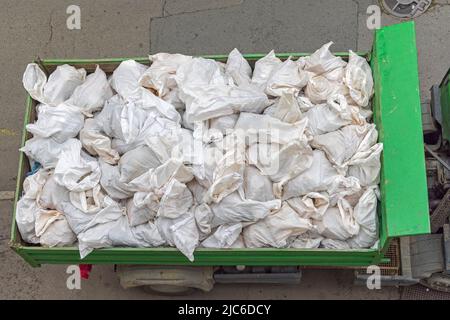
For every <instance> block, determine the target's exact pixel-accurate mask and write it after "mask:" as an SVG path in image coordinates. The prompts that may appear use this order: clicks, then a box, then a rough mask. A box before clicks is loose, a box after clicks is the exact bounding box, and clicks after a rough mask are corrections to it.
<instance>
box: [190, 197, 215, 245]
mask: <svg viewBox="0 0 450 320" xmlns="http://www.w3.org/2000/svg"><path fill="white" fill-rule="evenodd" d="M213 217H214V215H213V213H212V211H211V209H210V208H209V206H208V205H207V204H205V203H203V204H200V205H197V206H196V207H195V208H194V218H195V222H196V223H197V228H198V231H199V235H200V240H203V239H205V238H206V237H208V236H209V235H210V233H211V223H212V219H213Z"/></svg>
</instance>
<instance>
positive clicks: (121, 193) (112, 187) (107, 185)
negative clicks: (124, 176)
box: [99, 159, 133, 199]
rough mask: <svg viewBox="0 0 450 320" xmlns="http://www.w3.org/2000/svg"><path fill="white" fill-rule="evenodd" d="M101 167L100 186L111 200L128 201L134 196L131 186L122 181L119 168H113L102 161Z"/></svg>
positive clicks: (100, 162) (100, 161)
mask: <svg viewBox="0 0 450 320" xmlns="http://www.w3.org/2000/svg"><path fill="white" fill-rule="evenodd" d="M99 167H100V172H101V177H100V184H101V186H102V188H103V189H105V191H106V193H107V194H108V195H109V196H110V197H111V198H113V199H127V198H129V197H132V196H133V191H132V190H131V188H130V186H129V185H128V184H127V183H125V182H121V181H120V171H119V167H118V166H112V165H110V164H108V163H106V162H104V161H103V160H101V159H100V160H99Z"/></svg>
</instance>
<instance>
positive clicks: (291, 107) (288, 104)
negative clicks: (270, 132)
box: [264, 93, 303, 123]
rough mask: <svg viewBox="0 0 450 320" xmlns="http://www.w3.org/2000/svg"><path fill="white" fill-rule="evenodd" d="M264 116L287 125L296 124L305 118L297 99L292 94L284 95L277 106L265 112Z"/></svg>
mask: <svg viewBox="0 0 450 320" xmlns="http://www.w3.org/2000/svg"><path fill="white" fill-rule="evenodd" d="M264 114H266V115H269V116H271V117H273V118H277V119H280V120H281V121H283V122H287V123H296V122H298V121H300V120H301V119H302V117H303V116H302V112H301V110H300V105H299V103H298V101H297V98H296V97H295V95H294V94H292V93H283V94H282V95H281V98H280V99H279V100H278V102H277V103H276V104H274V105H272V106H271V107H268V108H267V109H266V110H264Z"/></svg>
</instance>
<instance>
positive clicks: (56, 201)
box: [38, 174, 69, 212]
mask: <svg viewBox="0 0 450 320" xmlns="http://www.w3.org/2000/svg"><path fill="white" fill-rule="evenodd" d="M64 201H69V190H68V189H67V188H66V187H63V186H61V185H59V184H58V183H57V182H56V180H55V176H54V175H53V174H51V175H50V176H49V177H48V179H47V181H46V182H45V184H44V186H43V188H42V192H41V194H40V197H39V200H38V204H39V207H41V208H43V209H49V210H57V211H60V212H62V210H61V206H60V204H61V203H62V202H64Z"/></svg>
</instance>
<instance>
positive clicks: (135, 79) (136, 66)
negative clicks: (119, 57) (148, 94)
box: [110, 60, 147, 99]
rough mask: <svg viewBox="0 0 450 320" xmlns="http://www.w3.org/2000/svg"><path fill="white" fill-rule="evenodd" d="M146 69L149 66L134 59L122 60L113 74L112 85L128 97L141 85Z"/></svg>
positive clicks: (123, 95) (119, 92)
mask: <svg viewBox="0 0 450 320" xmlns="http://www.w3.org/2000/svg"><path fill="white" fill-rule="evenodd" d="M146 70H147V66H145V65H143V64H140V63H137V62H136V61H134V60H125V61H122V62H121V63H120V64H119V66H118V67H117V68H116V69H115V70H114V72H113V74H112V76H111V79H110V84H111V87H112V88H113V89H114V90H116V92H117V93H118V94H120V95H121V96H122V97H124V98H125V99H126V98H128V97H129V96H130V95H132V94H133V92H134V91H135V90H136V89H137V88H138V87H139V86H140V85H139V79H140V78H141V76H142V74H143V73H144V72H145V71H146Z"/></svg>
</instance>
